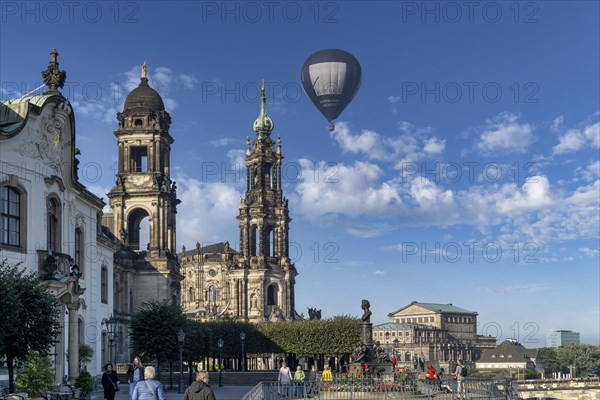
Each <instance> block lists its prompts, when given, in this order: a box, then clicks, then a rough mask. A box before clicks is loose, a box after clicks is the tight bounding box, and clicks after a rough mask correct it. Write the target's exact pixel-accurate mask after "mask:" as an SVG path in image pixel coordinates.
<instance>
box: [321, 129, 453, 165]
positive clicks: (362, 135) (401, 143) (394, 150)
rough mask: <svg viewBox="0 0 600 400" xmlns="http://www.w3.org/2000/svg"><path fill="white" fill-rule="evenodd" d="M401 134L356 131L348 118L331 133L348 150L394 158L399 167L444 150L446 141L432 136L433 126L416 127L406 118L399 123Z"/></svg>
mask: <svg viewBox="0 0 600 400" xmlns="http://www.w3.org/2000/svg"><path fill="white" fill-rule="evenodd" d="M398 130H399V131H400V132H401V134H400V135H396V136H385V135H382V134H380V133H378V132H375V131H373V130H370V129H363V130H361V131H360V132H355V131H352V130H351V129H350V126H349V125H348V124H347V123H345V122H338V123H337V124H336V129H335V131H333V132H331V133H330V135H331V137H332V138H333V140H334V141H335V142H337V144H338V145H339V146H340V148H341V149H342V151H344V152H345V153H351V154H359V155H363V156H365V157H366V158H367V159H369V160H376V161H385V162H393V163H395V165H396V168H401V166H402V165H403V164H404V163H407V162H415V161H418V160H421V159H424V158H425V157H427V156H429V155H438V154H441V153H442V152H443V151H444V149H445V147H446V141H445V140H444V139H439V138H437V137H435V136H433V132H434V131H433V129H431V128H429V127H426V128H417V127H416V126H414V125H413V124H411V123H410V122H407V121H400V122H399V123H398Z"/></svg>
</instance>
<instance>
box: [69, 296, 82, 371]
mask: <svg viewBox="0 0 600 400" xmlns="http://www.w3.org/2000/svg"><path fill="white" fill-rule="evenodd" d="M67 308H68V310H69V382H75V379H77V376H78V375H79V318H78V316H77V310H78V309H79V301H75V302H72V303H68V304H67Z"/></svg>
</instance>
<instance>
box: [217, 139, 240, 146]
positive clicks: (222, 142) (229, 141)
mask: <svg viewBox="0 0 600 400" xmlns="http://www.w3.org/2000/svg"><path fill="white" fill-rule="evenodd" d="M241 143H242V140H241V139H239V138H231V137H222V138H218V139H215V140H211V141H210V145H211V146H214V147H226V146H231V145H234V144H235V145H240V144H241Z"/></svg>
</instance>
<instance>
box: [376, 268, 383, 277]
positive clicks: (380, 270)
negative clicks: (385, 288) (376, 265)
mask: <svg viewBox="0 0 600 400" xmlns="http://www.w3.org/2000/svg"><path fill="white" fill-rule="evenodd" d="M373 274H375V275H380V276H383V275H385V271H384V270H382V269H376V270H375V272H373Z"/></svg>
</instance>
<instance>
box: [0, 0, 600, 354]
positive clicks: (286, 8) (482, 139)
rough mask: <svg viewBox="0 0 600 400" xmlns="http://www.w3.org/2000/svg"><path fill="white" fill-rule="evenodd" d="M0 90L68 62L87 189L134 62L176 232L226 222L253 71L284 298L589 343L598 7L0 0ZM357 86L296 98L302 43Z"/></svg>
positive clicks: (595, 284)
mask: <svg viewBox="0 0 600 400" xmlns="http://www.w3.org/2000/svg"><path fill="white" fill-rule="evenodd" d="M1 7H2V8H1V9H0V11H1V14H0V18H1V25H0V34H1V37H2V47H1V49H0V83H1V87H0V91H1V93H0V95H1V96H0V97H1V98H2V99H6V98H13V97H18V96H19V95H21V94H23V93H25V92H26V91H28V90H32V89H35V88H37V87H38V86H40V85H41V77H40V71H42V70H43V69H45V68H46V65H47V62H48V60H49V52H50V50H51V49H52V48H53V47H56V48H57V50H58V51H59V53H60V55H59V62H60V65H61V68H63V69H65V70H66V71H67V84H66V86H65V88H64V89H63V94H64V95H65V96H67V97H69V98H70V99H71V102H72V104H73V105H74V108H75V112H76V121H77V146H78V147H79V148H80V149H81V151H82V156H81V168H80V177H81V181H82V183H83V184H85V185H86V186H88V188H90V190H92V191H93V192H95V193H96V194H98V195H100V196H103V197H104V198H105V199H106V196H105V193H106V192H108V190H110V187H111V186H112V185H113V184H114V177H113V174H114V165H115V164H116V157H117V152H116V139H115V137H114V135H113V131H114V130H115V129H116V126H117V124H116V112H117V111H120V110H121V109H122V105H123V101H124V97H125V96H126V94H127V93H128V92H129V90H131V88H133V87H135V86H137V83H138V82H139V71H140V67H141V64H142V63H143V61H144V60H147V62H148V73H149V77H150V84H151V86H153V87H154V88H155V89H157V90H158V91H159V92H160V93H161V95H162V97H163V99H164V100H165V104H166V106H167V110H168V111H169V112H170V114H171V116H172V119H173V124H172V126H171V135H172V136H173V137H174V138H175V143H174V145H173V147H172V171H173V173H172V177H174V179H176V180H177V186H178V195H179V197H180V199H181V200H182V204H181V206H180V208H179V213H178V235H177V236H178V247H179V249H180V248H181V245H186V246H187V247H188V248H190V246H194V244H195V243H196V241H200V242H202V243H211V242H217V241H224V240H229V241H230V243H232V245H233V246H234V247H237V244H235V242H236V241H237V238H238V234H237V231H238V227H237V221H236V219H235V216H236V215H237V206H238V199H239V196H240V194H241V193H243V191H244V190H245V181H244V177H245V172H244V171H243V170H242V168H241V167H242V166H243V155H244V148H245V138H246V136H247V135H250V136H251V137H253V135H254V132H253V130H252V123H253V121H254V120H255V118H256V117H257V116H258V113H259V94H258V93H259V91H258V88H259V85H260V81H261V79H265V81H266V86H267V94H268V105H267V111H268V113H269V115H270V116H271V118H272V119H273V120H274V122H275V130H274V134H275V135H276V134H280V135H281V138H282V145H283V153H284V155H285V157H286V158H285V162H286V168H285V169H284V181H285V186H284V189H285V192H286V196H287V197H288V198H289V199H290V210H291V211H290V213H291V216H292V218H293V221H292V223H291V242H292V243H291V247H292V248H291V251H290V252H291V255H292V256H293V258H294V261H295V263H296V267H297V269H298V271H299V274H300V275H299V276H298V277H297V282H296V304H297V310H298V312H300V313H302V312H303V313H305V314H306V308H307V307H318V308H321V309H322V310H323V316H324V317H330V316H333V315H337V314H349V315H359V314H360V300H361V299H362V298H368V299H370V301H371V304H372V311H373V313H374V314H373V316H374V317H373V319H374V322H377V323H382V322H385V321H386V315H387V313H389V312H391V311H393V310H395V309H397V308H399V307H401V306H404V305H406V304H408V303H409V302H411V301H413V300H417V301H423V302H434V303H453V304H455V305H458V306H460V307H463V308H466V309H469V310H473V311H477V312H478V313H479V324H480V326H479V332H480V333H484V334H494V335H497V336H498V337H499V339H500V340H502V339H506V338H508V337H515V336H517V337H518V338H519V340H521V341H522V342H523V343H524V345H525V346H527V347H537V346H544V345H545V342H546V341H545V333H546V331H548V330H549V329H553V328H561V329H573V330H576V331H579V332H581V335H582V340H583V341H585V342H587V343H594V344H600V343H599V342H600V339H599V336H600V333H599V332H600V326H599V325H600V314H599V312H600V311H599V309H600V304H599V303H600V276H599V251H600V245H599V232H600V220H599V203H600V180H599V179H600V177H599V175H600V172H599V171H600V160H599V158H600V157H599V151H600V150H599V146H600V132H599V131H600V128H599V117H600V114H599V112H600V94H599V93H600V83H599V77H600V66H599V64H600V55H599V49H600V43H599V38H600V30H599V23H598V21H599V20H600V15H599V14H600V11H599V6H598V3H597V2H592V1H589V2H587V1H581V2H575V1H571V2H560V1H545V2H541V1H540V2H462V1H461V2H434V1H432V2H412V1H406V2H391V1H389V2H388V1H369V2H367V1H347V2H334V1H325V2H311V1H308V2H293V1H290V2H261V1H258V2H235V1H231V2H220V1H215V2H212V1H209V2H201V3H194V2H176V1H175V2H166V1H148V2H135V1H132V2H81V3H76V4H73V3H72V2H60V1H59V2H28V3H23V2H10V1H6V2H2V4H1ZM324 48H340V49H344V50H346V51H349V52H351V53H352V54H353V55H354V56H355V57H356V58H357V59H358V60H359V61H360V63H361V65H362V71H363V80H362V86H361V88H360V91H359V92H358V94H357V96H356V97H355V99H354V100H353V101H352V103H351V104H350V105H349V106H348V108H347V109H346V110H345V111H344V113H343V114H342V115H341V116H340V118H339V119H338V122H337V125H336V126H337V129H336V130H335V131H334V132H333V133H329V132H328V130H327V123H326V121H325V120H324V118H323V117H322V116H321V115H320V113H319V112H318V111H317V109H316V108H315V107H314V106H313V105H312V103H310V101H309V100H308V99H307V97H306V96H305V95H304V94H303V93H302V91H301V86H300V68H301V66H302V64H303V62H304V60H305V59H306V58H307V57H308V56H309V55H310V54H312V53H313V52H315V51H317V50H320V49H324Z"/></svg>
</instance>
